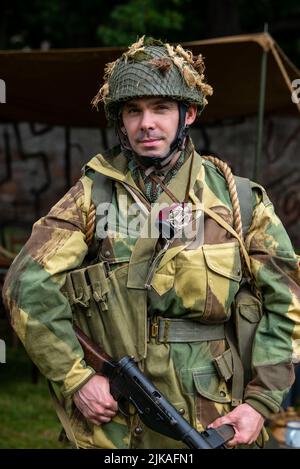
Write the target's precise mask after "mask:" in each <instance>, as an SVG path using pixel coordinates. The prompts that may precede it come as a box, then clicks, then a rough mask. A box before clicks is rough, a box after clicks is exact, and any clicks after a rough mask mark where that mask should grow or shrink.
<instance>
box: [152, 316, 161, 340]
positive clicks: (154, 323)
mask: <svg viewBox="0 0 300 469" xmlns="http://www.w3.org/2000/svg"><path fill="white" fill-rule="evenodd" d="M158 330H159V325H158V317H157V316H153V318H151V322H150V336H151V338H153V339H156V340H157V338H158Z"/></svg>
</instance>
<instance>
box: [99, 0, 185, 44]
mask: <svg viewBox="0 0 300 469" xmlns="http://www.w3.org/2000/svg"><path fill="white" fill-rule="evenodd" d="M182 3H184V1H180V0H167V1H165V2H163V3H162V2H161V1H158V0H130V1H129V2H128V3H126V4H124V5H118V6H117V7H116V8H115V9H114V10H112V12H111V14H110V20H109V22H108V23H106V24H104V23H103V24H102V25H100V26H99V28H98V31H97V33H98V37H99V38H101V42H103V43H104V44H105V45H119V46H124V45H128V44H129V43H131V42H133V41H135V40H136V39H137V36H142V35H143V34H146V35H147V36H154V37H160V36H161V35H162V32H163V34H164V35H166V36H170V34H171V33H173V32H174V31H180V30H181V29H182V26H183V22H184V17H183V14H182V13H181V12H179V11H177V10H176V7H178V6H180V4H182ZM165 39H166V38H165Z"/></svg>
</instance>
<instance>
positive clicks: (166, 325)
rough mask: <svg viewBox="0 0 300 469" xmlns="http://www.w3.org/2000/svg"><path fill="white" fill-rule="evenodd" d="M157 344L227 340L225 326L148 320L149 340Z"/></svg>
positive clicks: (185, 320)
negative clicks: (154, 340)
mask: <svg viewBox="0 0 300 469" xmlns="http://www.w3.org/2000/svg"><path fill="white" fill-rule="evenodd" d="M150 337H153V338H155V339H156V341H157V342H161V343H167V342H204V341H210V340H222V339H225V330H224V324H201V323H199V322H196V321H191V320H190V319H179V318H165V317H156V316H154V318H148V340H149V338H150Z"/></svg>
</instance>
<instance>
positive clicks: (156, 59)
mask: <svg viewBox="0 0 300 469" xmlns="http://www.w3.org/2000/svg"><path fill="white" fill-rule="evenodd" d="M204 69H205V66H204V62H203V57H202V56H201V54H200V55H199V56H197V57H194V56H193V54H192V52H190V51H188V50H185V49H183V48H182V46H180V45H178V46H177V47H174V46H171V45H170V44H167V43H165V44H164V43H162V42H161V41H157V40H154V39H148V40H145V36H143V37H142V38H140V39H139V40H138V41H137V42H136V43H134V44H132V45H131V46H130V47H129V49H128V51H126V52H125V53H123V55H122V56H121V57H120V58H119V59H117V60H116V61H115V62H111V63H108V64H107V65H106V68H105V74H104V85H103V86H102V87H101V88H100V90H99V92H98V93H97V95H96V96H95V97H94V99H93V101H92V104H93V105H94V106H96V107H98V103H99V102H100V101H103V103H104V109H105V114H106V117H107V119H108V121H109V122H116V121H117V119H118V116H119V109H120V104H121V103H122V102H125V101H128V100H130V99H136V98H142V97H151V96H161V97H167V98H171V99H174V100H176V101H182V102H185V103H188V104H196V105H197V107H198V114H200V112H201V111H202V109H203V108H204V106H205V105H206V104H207V100H206V96H207V95H211V94H212V93H213V90H212V87H211V86H210V85H208V84H207V83H205V81H204Z"/></svg>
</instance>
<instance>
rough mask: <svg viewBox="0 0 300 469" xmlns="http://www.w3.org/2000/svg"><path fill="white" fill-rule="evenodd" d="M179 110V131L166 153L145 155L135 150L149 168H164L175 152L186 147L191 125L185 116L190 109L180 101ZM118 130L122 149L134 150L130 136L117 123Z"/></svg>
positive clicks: (143, 163) (140, 159)
mask: <svg viewBox="0 0 300 469" xmlns="http://www.w3.org/2000/svg"><path fill="white" fill-rule="evenodd" d="M178 110H179V122H178V128H177V132H176V135H175V138H174V140H173V142H172V143H171V145H170V149H169V151H168V152H167V154H166V155H164V156H162V157H157V156H145V155H139V154H137V153H135V152H134V153H135V155H136V156H137V157H138V159H139V161H140V162H141V163H142V165H143V166H145V167H147V168H148V167H151V166H154V167H155V168H156V169H163V168H164V167H165V166H167V165H168V163H170V161H171V160H172V158H173V156H174V154H175V153H176V152H177V151H178V150H180V151H182V150H183V149H184V143H185V138H186V136H187V134H188V131H189V126H188V125H185V118H186V113H187V110H188V106H187V104H185V103H182V102H179V103H178ZM116 131H117V135H118V138H119V140H120V144H121V147H122V149H123V150H127V151H128V150H130V151H132V152H133V150H132V148H131V146H130V143H129V140H128V137H127V135H126V134H124V132H122V130H121V126H120V125H117V128H116Z"/></svg>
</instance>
